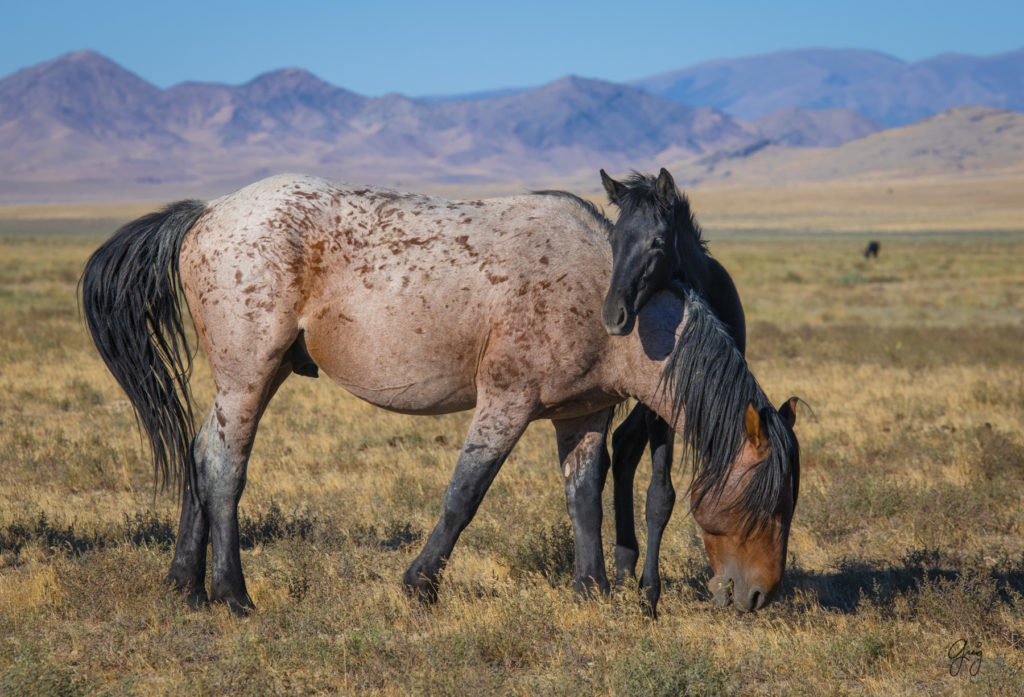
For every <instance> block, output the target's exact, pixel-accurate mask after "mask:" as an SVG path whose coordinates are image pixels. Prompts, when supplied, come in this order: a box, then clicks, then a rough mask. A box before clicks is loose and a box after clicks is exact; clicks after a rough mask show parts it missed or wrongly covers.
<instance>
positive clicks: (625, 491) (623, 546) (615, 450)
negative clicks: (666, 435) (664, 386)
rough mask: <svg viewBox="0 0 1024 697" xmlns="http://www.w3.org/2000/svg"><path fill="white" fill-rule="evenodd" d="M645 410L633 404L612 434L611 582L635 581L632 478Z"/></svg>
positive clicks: (641, 448)
mask: <svg viewBox="0 0 1024 697" xmlns="http://www.w3.org/2000/svg"><path fill="white" fill-rule="evenodd" d="M647 412H648V409H647V408H646V407H645V406H644V405H642V404H637V405H636V406H635V407H634V408H633V410H632V411H631V412H629V416H627V417H626V420H625V421H623V422H622V423H621V424H620V425H619V427H618V428H616V429H615V433H614V434H612V477H613V480H614V501H615V504H614V507H615V578H616V581H617V582H618V583H622V582H623V581H625V580H626V579H627V578H636V562H637V559H639V558H640V545H639V544H638V543H637V541H636V521H635V520H634V517H633V478H634V477H635V475H636V468H637V465H639V464H640V458H641V457H642V456H643V454H644V448H645V447H646V446H647V416H646V414H647Z"/></svg>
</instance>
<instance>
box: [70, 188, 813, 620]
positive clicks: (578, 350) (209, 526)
mask: <svg viewBox="0 0 1024 697" xmlns="http://www.w3.org/2000/svg"><path fill="white" fill-rule="evenodd" d="M609 230H610V224H609V223H608V221H607V220H605V219H604V218H603V217H602V216H601V215H600V214H598V213H597V211H596V210H595V209H594V208H593V207H592V206H589V205H587V204H585V203H583V202H582V201H580V200H579V199H577V198H575V197H573V196H571V195H568V194H565V195H523V196H516V197H510V198H501V199H490V200H483V201H458V202H449V201H443V200H439V199H435V198H429V197H426V196H419V195H412V194H402V193H396V192H393V191H388V190H383V189H377V188H371V187H355V186H350V185H345V184H338V183H332V182H330V181H327V180H323V179H320V178H315V177H307V176H300V175H282V176H277V177H271V178H269V179H266V180H263V181H260V182H257V183H255V184H252V185H250V186H248V187H246V188H244V189H241V190H240V191H237V192H235V193H233V194H230V195H228V196H225V197H223V198H220V199H217V200H214V201H211V202H209V203H203V202H198V201H182V202H178V203H176V204H172V205H170V206H169V207H167V208H166V209H164V210H163V211H161V212H158V213H153V214H150V215H147V216H145V217H143V218H140V219H138V220H136V221H134V222H131V223H128V224H127V225H125V226H124V227H122V228H121V229H120V230H118V231H117V232H116V233H115V234H114V235H113V237H111V239H110V240H108V241H107V242H106V243H104V244H103V245H102V246H101V247H100V248H99V249H98V250H97V251H96V252H95V253H94V254H93V255H92V257H91V258H90V259H89V261H88V263H87V265H86V268H85V271H84V273H83V277H82V281H81V292H82V306H83V310H84V314H85V317H86V321H87V324H88V327H89V330H90V332H91V334H92V337H93V340H94V342H95V344H96V346H97V348H98V350H99V353H100V355H101V356H102V358H103V360H104V361H105V362H106V364H107V366H108V368H109V369H110V370H111V372H112V373H113V375H114V376H115V378H116V379H117V380H118V382H119V383H120V384H121V386H122V387H123V388H124V390H125V391H126V392H127V394H128V397H129V399H130V401H131V403H132V405H133V406H134V408H135V410H136V413H137V414H138V417H139V422H140V423H141V425H142V428H143V430H144V431H145V433H146V434H147V436H148V439H149V442H150V444H151V446H152V449H153V452H154V455H155V467H156V469H157V472H158V474H159V475H160V476H162V477H163V478H164V481H167V480H168V478H170V479H171V480H172V481H176V482H178V483H179V485H180V490H181V519H180V523H179V528H178V538H177V543H176V547H175V551H174V557H173V561H172V563H171V568H170V572H169V576H168V580H169V582H170V583H171V584H173V586H174V587H175V588H177V589H179V590H181V591H184V593H185V596H186V599H187V600H188V602H189V603H190V604H192V605H198V604H201V603H205V602H207V601H208V600H212V601H217V602H223V603H226V604H227V605H228V606H229V607H230V608H231V609H232V610H234V611H235V612H239V613H244V612H246V611H248V610H250V609H251V608H252V607H253V603H252V600H251V599H250V596H249V594H248V592H247V590H246V585H245V580H244V577H243V574H242V567H241V558H240V553H239V536H238V502H239V499H240V497H241V495H242V490H243V488H244V486H245V481H246V466H247V463H248V459H249V455H250V452H251V450H252V446H253V441H254V438H255V435H256V429H257V425H258V423H259V420H260V417H261V416H262V415H263V413H264V410H265V409H266V407H267V403H268V402H269V400H270V399H271V397H272V396H273V395H274V393H275V391H276V390H277V389H278V387H279V386H280V385H281V384H282V382H283V381H284V380H285V379H286V378H287V377H288V376H289V375H290V374H291V373H292V372H296V371H297V370H299V371H301V372H302V373H303V374H315V373H316V372H318V371H319V370H322V371H323V372H324V373H325V374H326V375H328V376H329V377H330V378H331V379H332V380H333V381H335V382H337V383H338V384H340V385H341V386H342V387H344V388H345V389H347V390H348V391H350V392H351V393H352V394H354V395H356V396H357V397H360V398H362V399H364V400H366V401H368V402H370V403H371V404H375V405H378V406H380V407H383V408H386V409H391V410H394V411H398V412H403V413H409V414H440V413H448V412H454V411H459V410H465V409H470V408H473V407H475V412H474V415H473V418H472V421H471V423H470V426H469V432H468V434H467V436H466V439H465V443H464V445H463V447H462V451H461V453H460V454H459V457H458V461H457V462H456V464H455V470H454V473H453V474H452V478H451V481H450V482H449V485H448V488H447V490H446V492H445V494H444V500H443V506H442V512H441V516H440V520H439V521H438V523H437V525H436V526H435V527H434V529H433V531H432V532H431V534H430V536H429V538H428V539H427V542H426V544H425V545H424V548H423V550H422V551H421V552H420V554H419V555H418V556H417V557H416V559H415V560H414V561H413V562H412V564H411V565H410V566H409V568H408V570H407V571H406V573H405V575H404V578H403V581H404V583H405V585H406V587H407V588H408V589H409V590H410V592H412V593H413V594H415V595H418V596H420V597H422V598H424V599H427V600H432V599H434V598H435V597H436V593H437V586H438V583H439V581H440V577H441V573H442V570H443V568H444V566H445V564H446V562H447V559H448V558H449V556H450V554H451V552H452V549H453V547H454V545H455V542H456V540H457V538H458V536H459V534H460V533H461V531H462V530H463V529H464V528H465V526H466V525H467V524H468V523H469V521H470V519H471V518H472V517H473V515H474V513H475V512H476V510H477V507H478V506H479V505H480V503H481V501H482V499H483V497H484V494H485V492H486V491H487V489H488V487H489V485H490V483H491V482H492V480H493V479H494V477H495V475H496V474H497V472H498V470H499V468H500V467H501V465H502V463H503V462H504V460H505V458H506V456H507V455H508V454H509V451H510V450H511V449H512V447H513V446H514V445H515V443H516V442H517V441H518V439H519V437H520V436H521V435H522V433H523V431H524V430H525V428H526V426H527V424H528V423H529V422H530V421H532V420H535V419H541V418H547V419H551V420H552V422H553V424H554V428H555V436H556V440H557V443H558V453H559V458H560V460H561V465H562V474H563V476H564V477H563V478H564V485H565V493H566V500H567V508H568V510H569V514H570V518H571V520H572V524H573V531H574V535H575V544H576V559H575V571H574V574H575V579H576V585H577V588H578V589H579V590H581V591H584V592H586V591H588V590H589V589H591V588H594V587H596V588H598V589H601V590H606V589H607V588H608V581H607V578H606V574H605V567H604V559H603V556H602V549H601V499H600V496H601V487H602V484H603V478H604V475H605V473H606V471H607V467H608V465H609V459H608V455H607V451H606V447H605V439H606V432H607V428H608V423H609V420H610V416H611V411H612V408H613V406H614V405H615V404H617V403H619V402H621V401H623V400H624V399H626V398H629V397H633V398H636V399H638V400H640V401H642V402H644V403H645V404H649V405H650V406H651V407H652V408H653V409H654V410H655V411H656V412H657V413H658V414H659V415H661V416H662V417H663V418H665V419H666V420H668V421H669V422H670V423H672V424H673V425H674V426H675V427H677V428H678V429H680V430H681V431H683V432H685V433H689V434H692V435H691V437H692V438H694V439H695V440H696V441H697V442H698V443H700V444H702V447H701V449H700V451H701V452H707V453H709V454H710V455H712V457H711V458H709V459H706V460H704V459H702V460H700V461H699V462H698V463H697V464H698V467H697V477H698V478H699V479H700V480H701V481H705V482H707V491H708V493H711V494H713V495H708V496H704V497H702V499H701V501H700V502H698V506H697V510H698V514H699V516H700V520H702V521H705V522H706V524H707V525H711V526H713V528H712V529H711V532H712V533H713V534H720V533H721V535H722V536H721V544H720V545H715V546H711V547H709V548H708V553H709V556H710V557H711V562H712V565H713V566H714V567H715V568H716V570H717V569H723V573H736V574H738V575H737V576H736V578H737V579H740V578H742V579H747V580H748V581H749V585H741V583H740V582H739V581H738V582H737V589H738V590H737V593H736V600H737V605H738V606H739V607H741V608H744V609H749V608H751V607H754V606H757V605H759V604H761V602H763V599H764V598H767V597H769V596H770V594H771V593H772V591H773V589H774V588H775V587H776V586H777V584H778V582H779V580H780V578H781V562H780V561H779V560H784V558H785V549H786V542H787V539H788V533H789V522H790V516H791V513H792V501H793V498H794V494H795V490H796V486H797V482H796V477H797V469H796V463H795V459H794V458H795V452H796V447H797V446H796V442H795V439H794V437H793V434H792V431H791V430H789V429H788V427H786V426H785V424H784V423H783V422H782V420H781V418H780V417H779V416H778V413H777V412H775V410H774V409H771V408H770V407H769V405H768V402H767V400H766V399H765V397H764V395H763V393H762V392H761V391H760V389H759V388H758V387H757V383H756V382H755V381H754V379H753V377H752V376H751V375H750V373H749V371H748V370H747V368H746V364H745V363H744V361H743V359H742V356H740V354H739V352H738V351H736V350H735V347H734V345H733V343H732V341H731V339H730V338H729V336H728V334H727V333H726V331H725V330H724V328H722V326H721V324H720V323H719V322H718V321H717V320H715V319H714V317H713V315H712V314H711V313H710V312H708V311H707V310H706V308H705V306H704V305H703V303H702V302H701V301H700V300H699V299H698V298H697V297H696V296H695V295H692V294H691V297H689V298H686V299H684V298H681V297H679V295H677V294H675V293H672V292H662V293H660V294H658V295H656V296H655V297H653V298H652V299H651V300H650V301H649V302H648V303H647V305H646V306H645V307H644V308H643V309H642V310H641V311H640V313H639V317H638V319H637V326H638V331H636V332H633V333H631V334H630V335H629V336H624V337H610V336H609V335H608V334H607V332H606V331H605V330H604V327H603V326H602V324H601V321H600V310H599V308H600V306H601V298H602V296H603V294H604V289H605V287H606V286H607V284H608V282H609V272H610V269H611V250H610V248H609V246H608V233H609ZM181 292H183V294H184V297H185V299H186V300H187V302H188V306H187V308H185V307H183V305H182V303H181V302H180V300H179V294H180V293H181ZM186 309H187V310H188V311H189V312H190V313H191V317H192V320H193V322H194V324H195V328H196V332H197V334H198V337H199V340H200V343H201V344H202V347H203V349H204V353H205V356H206V358H207V360H208V361H209V364H210V369H211V374H212V378H213V383H214V386H215V392H216V393H215V397H214V401H213V404H212V406H211V407H210V410H209V412H208V414H207V416H206V417H205V419H204V420H203V422H202V424H201V426H200V427H199V428H198V430H196V429H195V428H194V426H193V420H192V407H191V397H190V394H189V388H188V374H189V368H190V358H189V356H190V354H189V350H188V347H187V346H186V342H185V332H184V328H183V327H184V317H183V311H184V310H186ZM695 366H698V367H700V370H695ZM708 371H710V372H708ZM704 374H707V375H709V376H712V377H713V379H714V382H708V381H707V380H705V379H704V377H702V376H703V375H704ZM726 378H727V379H728V380H730V381H731V383H732V384H733V385H734V389H732V390H730V391H729V393H730V399H729V403H728V405H723V408H722V409H707V408H705V406H706V404H705V403H706V402H715V403H716V404H717V403H718V402H719V401H720V400H721V395H722V390H721V389H720V383H721V380H723V379H726ZM708 388H709V389H708ZM693 409H696V413H697V418H695V419H690V418H686V419H684V415H686V414H690V413H691V411H692V410H693ZM712 413H714V414H717V415H718V416H716V418H715V419H714V420H711V419H709V418H707V416H706V415H708V414H712ZM702 524H703V523H702ZM733 531H740V532H739V533H738V534H733ZM208 543H209V547H210V549H211V551H212V561H211V569H212V572H211V575H212V577H211V579H210V584H209V591H207V588H206V554H207V546H208ZM752 550H756V554H752V553H751V551H752ZM751 598H753V600H751Z"/></svg>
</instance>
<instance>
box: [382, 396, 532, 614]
mask: <svg viewBox="0 0 1024 697" xmlns="http://www.w3.org/2000/svg"><path fill="white" fill-rule="evenodd" d="M528 422H529V412H528V411H527V410H518V409H516V408H514V407H510V406H509V405H508V404H501V403H500V402H498V400H490V401H488V402H484V400H483V399H482V398H481V397H479V396H478V401H477V409H476V413H475V414H474V415H473V422H472V423H471V424H470V426H469V433H468V434H467V435H466V441H465V443H464V444H463V446H462V452H460V453H459V460H458V462H457V463H456V464H455V472H453V473H452V478H451V481H449V482H448V489H447V490H446V491H445V493H444V506H443V509H442V511H441V519H440V520H438V521H437V525H435V526H434V529H433V531H432V532H431V533H430V537H429V538H428V539H427V543H426V545H424V547H423V551H421V552H420V553H419V556H417V557H416V559H415V560H414V561H413V563H412V564H411V565H410V566H409V568H408V569H407V570H406V572H405V574H404V576H403V577H402V582H403V583H404V584H405V586H406V589H407V590H408V591H409V592H410V593H412V594H413V595H415V596H418V597H419V598H420V599H422V600H425V601H427V602H434V601H435V600H437V586H438V583H439V582H440V580H441V572H442V571H443V570H444V567H445V564H447V562H448V557H449V556H450V555H451V553H452V549H453V548H454V547H455V542H456V541H457V540H458V539H459V535H460V534H461V533H462V531H463V530H464V529H465V527H466V526H467V525H469V521H470V520H472V519H473V516H474V514H476V510H477V508H478V507H479V506H480V502H481V501H482V500H483V498H484V494H486V493H487V489H488V487H490V485H491V482H492V481H494V477H495V475H497V474H498V470H499V469H501V465H502V464H503V463H504V462H505V458H506V457H508V454H509V452H511V451H512V447H513V446H514V445H515V444H516V442H517V441H518V440H519V437H520V436H521V435H522V434H523V431H524V430H526V425H527V423H528Z"/></svg>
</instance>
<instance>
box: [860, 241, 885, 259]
mask: <svg viewBox="0 0 1024 697" xmlns="http://www.w3.org/2000/svg"><path fill="white" fill-rule="evenodd" d="M881 248H882V245H881V244H880V243H878V242H876V241H874V240H872V241H871V242H868V246H867V249H865V250H864V258H865V259H870V258H871V257H874V258H875V259H877V258H878V250H879V249H881Z"/></svg>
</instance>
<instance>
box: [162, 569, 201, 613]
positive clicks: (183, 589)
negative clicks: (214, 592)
mask: <svg viewBox="0 0 1024 697" xmlns="http://www.w3.org/2000/svg"><path fill="white" fill-rule="evenodd" d="M164 580H165V581H166V583H167V584H168V585H170V586H171V591H172V592H174V593H178V594H180V595H184V596H185V604H186V605H187V606H188V609H189V610H198V609H200V608H203V607H206V606H207V605H209V604H210V598H209V597H208V596H207V595H206V587H205V585H203V584H198V585H197V584H195V583H194V582H193V581H182V580H181V579H180V578H178V577H176V576H174V575H173V574H168V575H167V578H166V579H164Z"/></svg>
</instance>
